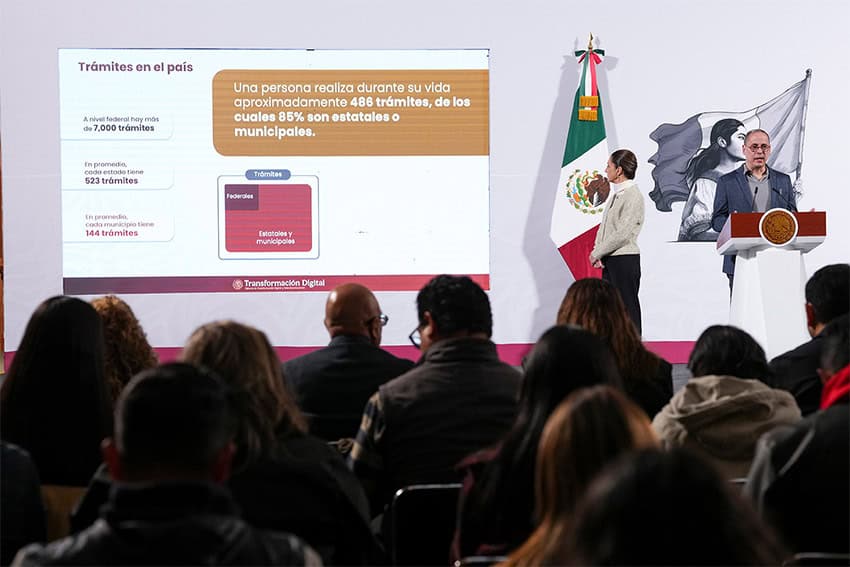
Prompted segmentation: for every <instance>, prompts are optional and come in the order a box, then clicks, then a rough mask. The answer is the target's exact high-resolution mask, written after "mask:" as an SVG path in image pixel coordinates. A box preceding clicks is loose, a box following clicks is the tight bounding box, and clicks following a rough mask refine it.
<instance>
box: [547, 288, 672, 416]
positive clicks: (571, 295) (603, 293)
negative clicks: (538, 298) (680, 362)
mask: <svg viewBox="0 0 850 567" xmlns="http://www.w3.org/2000/svg"><path fill="white" fill-rule="evenodd" d="M557 322H558V324H559V325H567V324H573V325H579V326H580V327H584V328H585V329H587V330H588V331H590V332H591V333H593V334H594V335H596V336H598V337H600V338H601V339H602V340H604V341H606V342H607V343H608V346H609V347H611V350H612V351H613V352H614V357H615V359H616V361H617V367H618V368H619V370H620V376H621V377H622V379H623V387H624V388H625V390H626V393H627V394H628V395H629V396H630V397H631V398H632V400H634V401H635V402H636V403H637V404H638V405H639V406H640V407H642V408H643V410H644V411H645V412H646V415H648V416H649V418H650V419H652V418H653V417H654V416H655V414H656V413H658V411H659V410H660V409H661V408H662V407H664V404H666V403H667V402H669V401H670V398H671V397H672V396H673V367H672V365H671V364H670V363H669V362H667V361H666V360H664V359H662V358H660V357H658V356H656V355H655V354H653V353H651V352H649V351H648V350H646V348H645V347H644V346H643V343H642V342H641V339H640V335H639V334H638V332H637V329H636V328H635V326H634V324H633V323H632V320H631V319H630V318H629V314H628V313H627V312H626V308H625V306H624V304H623V300H622V299H621V297H620V293H619V292H618V291H617V289H616V288H615V287H614V286H612V285H611V284H610V283H608V282H606V281H605V280H601V279H598V278H585V279H581V280H578V281H576V282H574V283H573V284H572V285H571V286H570V287H569V289H567V293H566V295H565V296H564V299H563V301H562V302H561V306H560V308H559V309H558V319H557Z"/></svg>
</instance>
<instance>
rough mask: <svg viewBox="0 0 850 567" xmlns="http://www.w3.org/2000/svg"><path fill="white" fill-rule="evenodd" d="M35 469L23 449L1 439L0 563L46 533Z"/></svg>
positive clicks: (9, 561) (7, 561)
mask: <svg viewBox="0 0 850 567" xmlns="http://www.w3.org/2000/svg"><path fill="white" fill-rule="evenodd" d="M40 484H41V483H40V482H39V480H38V470H36V468H35V464H34V463H33V462H32V459H30V456H29V455H28V454H27V452H26V451H24V450H23V449H21V448H20V447H17V446H15V445H11V444H9V443H2V442H0V502H2V503H3V505H2V506H0V528H2V529H0V565H8V564H9V563H11V561H12V559H13V558H14V557H15V554H16V553H17V552H18V550H19V549H20V548H22V547H23V546H25V545H27V544H28V543H34V542H43V541H44V540H45V537H46V535H47V533H46V529H47V526H46V525H45V518H44V506H43V505H42V502H41V491H40Z"/></svg>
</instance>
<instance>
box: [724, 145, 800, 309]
mask: <svg viewBox="0 0 850 567" xmlns="http://www.w3.org/2000/svg"><path fill="white" fill-rule="evenodd" d="M768 157H770V136H768V134H767V132H765V131H764V130H761V129H756V130H750V131H749V132H747V137H746V138H745V139H744V158H745V160H746V161H745V162H744V165H742V166H741V167H739V168H737V169H735V170H734V171H731V172H729V173H727V174H726V175H723V176H721V177H720V179H719V180H718V181H717V192H716V193H715V194H714V212H713V214H712V216H711V226H712V228H713V229H714V230H716V231H717V232H720V231H721V230H722V229H723V225H724V224H726V219H727V218H729V214H730V213H757V212H764V211H767V210H770V209H775V208H782V209H788V210H789V211H792V212H796V211H797V203H796V197H795V195H794V188H793V187H792V186H791V178H790V177H788V175H786V174H784V173H782V172H781V171H776V170H773V169H770V168H768V167H767V158H768ZM723 273H725V274H726V275H727V276H728V277H729V290H730V293H731V290H732V280H733V277H734V274H735V256H733V255H728V256H723Z"/></svg>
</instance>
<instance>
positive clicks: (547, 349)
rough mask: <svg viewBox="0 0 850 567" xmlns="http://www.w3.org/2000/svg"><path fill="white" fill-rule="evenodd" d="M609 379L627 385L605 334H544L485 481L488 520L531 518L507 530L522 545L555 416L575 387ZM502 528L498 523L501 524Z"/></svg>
mask: <svg viewBox="0 0 850 567" xmlns="http://www.w3.org/2000/svg"><path fill="white" fill-rule="evenodd" d="M599 384H607V385H610V386H613V387H615V388H621V386H622V384H621V381H620V375H619V372H618V371H617V365H616V364H615V362H614V356H613V355H612V354H611V351H610V350H609V349H608V347H607V346H606V345H605V343H604V342H602V341H601V340H600V339H599V338H597V337H595V336H594V335H593V334H591V333H589V332H588V331H585V330H584V329H581V328H579V327H575V326H557V327H552V328H551V329H549V330H548V331H546V332H545V333H543V335H542V336H541V337H540V339H539V340H538V341H537V343H536V344H535V345H534V348H533V349H532V351H531V353H530V355H529V357H528V360H527V364H526V367H525V376H524V378H523V381H522V387H521V390H520V396H519V406H518V412H517V416H516V419H515V421H514V423H513V426H512V427H511V429H510V430H509V432H508V433H507V435H506V436H505V438H504V440H503V442H502V444H501V448H500V449H499V451H498V453H497V455H496V457H495V458H494V459H493V460H492V461H491V462H490V463H488V464H487V466H486V467H485V470H484V473H483V475H482V478H481V484H480V492H479V493H478V494H480V502H479V503H478V504H479V505H480V509H481V510H482V512H483V513H482V521H484V522H487V523H490V524H491V525H493V526H501V525H508V524H511V525H515V524H516V523H517V519H519V523H524V521H525V520H527V523H528V525H527V527H526V529H525V530H523V532H522V533H517V534H504V536H505V537H506V538H508V539H509V540H512V539H514V538H518V541H512V542H511V543H513V544H514V545H519V544H520V543H522V541H523V540H524V539H525V538H526V537H527V536H528V534H529V533H530V530H531V528H532V527H533V516H534V488H533V487H534V469H535V463H536V460H537V448H538V444H539V442H540V436H541V434H542V433H543V428H544V427H545V425H546V421H547V420H548V419H549V416H550V415H551V414H552V412H553V411H554V410H555V408H557V407H558V405H559V404H560V403H561V402H562V401H563V400H564V399H565V398H566V397H567V396H568V395H570V394H571V393H572V392H574V391H576V390H578V389H580V388H586V387H589V386H596V385H599ZM496 531H498V528H496Z"/></svg>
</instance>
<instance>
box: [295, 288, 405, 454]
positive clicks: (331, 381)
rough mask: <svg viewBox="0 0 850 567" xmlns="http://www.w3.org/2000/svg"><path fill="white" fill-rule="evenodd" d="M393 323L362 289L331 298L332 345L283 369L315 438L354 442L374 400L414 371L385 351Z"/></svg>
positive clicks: (345, 290)
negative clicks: (385, 331) (380, 390)
mask: <svg viewBox="0 0 850 567" xmlns="http://www.w3.org/2000/svg"><path fill="white" fill-rule="evenodd" d="M388 320H389V318H388V317H387V316H386V315H384V314H383V313H381V307H380V305H378V300H377V299H376V298H375V295H374V294H373V293H372V292H371V291H369V289H368V288H366V287H364V286H362V285H360V284H355V283H347V284H343V285H341V286H339V287H337V288H336V289H334V290H333V291H332V292H331V293H330V294H329V295H328V300H327V302H326V304H325V328H326V329H327V330H328V334H329V335H330V337H331V342H330V344H329V345H328V346H326V347H324V348H321V349H318V350H315V351H313V352H311V353H309V354H305V355H303V356H299V357H297V358H293V359H292V360H289V361H287V362H285V363H284V364H283V378H284V380H286V383H287V385H288V386H289V389H290V390H291V391H292V393H293V395H294V396H295V401H296V403H297V404H298V407H299V408H300V409H301V411H302V412H304V415H305V416H306V417H307V420H308V422H309V428H310V434H311V435H315V436H316V437H319V438H321V439H325V440H326V441H336V440H338V439H342V438H349V437H350V438H353V437H354V436H355V435H356V434H357V428H358V427H359V426H360V416H361V415H362V413H363V406H365V405H366V400H368V399H369V396H371V395H372V394H373V393H374V392H375V390H377V389H378V387H379V386H381V385H382V384H384V383H385V382H387V381H388V380H390V379H392V378H395V377H396V376H399V375H400V374H403V373H405V372H407V371H408V370H410V369H411V368H412V367H413V362H412V361H410V360H405V359H403V358H397V357H395V356H393V355H392V354H390V353H388V352H387V351H385V350H382V349H381V334H382V330H383V327H384V326H385V325H386V324H387V321H388Z"/></svg>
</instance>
